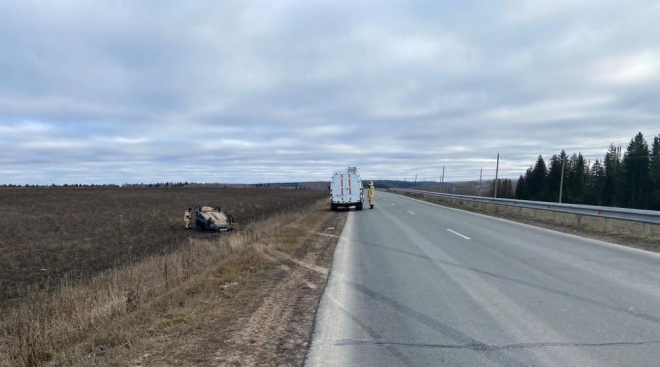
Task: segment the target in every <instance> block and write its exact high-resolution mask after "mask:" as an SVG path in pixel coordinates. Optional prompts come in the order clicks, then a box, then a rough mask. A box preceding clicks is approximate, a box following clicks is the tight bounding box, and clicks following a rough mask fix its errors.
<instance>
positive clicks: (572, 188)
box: [515, 132, 660, 210]
mask: <svg viewBox="0 0 660 367" xmlns="http://www.w3.org/2000/svg"><path fill="white" fill-rule="evenodd" d="M562 162H564V174H563V178H564V184H563V195H562V202H563V203H574V204H586V205H597V206H614V207H622V208H632V209H651V210H660V135H657V136H655V137H654V138H653V143H652V145H651V147H650V148H649V145H648V143H647V141H646V139H645V138H644V135H643V134H642V133H641V132H640V133H638V134H637V135H635V137H633V138H632V139H631V140H630V143H629V144H628V147H627V148H626V151H625V152H623V153H622V150H621V146H618V147H617V146H614V145H613V144H612V145H610V147H609V149H608V150H607V152H606V153H605V157H604V158H603V160H602V161H601V160H596V161H595V162H593V164H592V163H591V162H589V161H586V160H585V159H584V157H583V156H582V154H581V153H577V154H573V155H572V156H570V157H568V156H567V155H566V152H564V151H563V150H562V151H561V152H560V153H559V154H554V155H553V156H552V157H551V158H550V161H549V163H548V164H546V162H545V160H544V159H543V156H541V155H539V157H538V159H537V160H536V163H535V164H534V165H533V166H530V168H529V169H527V171H526V172H525V174H524V175H521V176H520V178H519V179H518V183H517V185H516V189H515V198H516V199H521V200H535V201H547V202H557V201H559V190H560V184H561V179H562Z"/></svg>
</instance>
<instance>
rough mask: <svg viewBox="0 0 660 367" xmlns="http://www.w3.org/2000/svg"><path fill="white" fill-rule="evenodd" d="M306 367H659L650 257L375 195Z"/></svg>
mask: <svg viewBox="0 0 660 367" xmlns="http://www.w3.org/2000/svg"><path fill="white" fill-rule="evenodd" d="M306 366H561V367H566V366H636V367H641V366H660V256H659V255H657V254H653V253H648V252H644V251H640V250H634V249H630V248H626V247H621V246H616V245H610V244H606V243H603V242H599V241H594V240H590V239H584V238H580V237H576V236H572V235H566V234H561V233H558V232H553V231H549V230H545V229H540V228H535V227H531V226H527V225H522V224H518V223H514V222H509V221H505V220H502V219H497V218H491V217H486V216H482V215H478V214H473V213H468V212H464V211H460V210H455V209H450V208H444V207H440V206H436V205H433V204H429V203H425V202H421V201H417V200H414V199H410V198H406V197H402V196H398V195H394V194H389V193H382V192H378V193H377V197H376V207H375V209H374V210H367V209H365V210H363V211H361V212H351V213H349V216H348V222H347V223H346V226H345V228H344V231H343V233H342V236H341V238H340V241H339V244H338V246H337V250H336V252H335V255H334V262H333V265H332V270H331V273H330V277H329V280H328V285H327V287H326V289H325V292H324V294H323V298H322V300H321V306H320V308H319V312H318V315H317V319H316V326H315V330H314V336H313V341H312V345H311V348H310V351H309V354H308V356H307V360H306Z"/></svg>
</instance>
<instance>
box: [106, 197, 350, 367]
mask: <svg viewBox="0 0 660 367" xmlns="http://www.w3.org/2000/svg"><path fill="white" fill-rule="evenodd" d="M323 204H325V203H323ZM326 206H327V205H319V206H318V208H317V210H316V211H315V212H314V213H313V214H312V215H310V216H308V217H306V218H303V219H302V220H301V221H300V222H298V223H294V224H292V225H290V226H287V227H286V228H284V229H283V230H282V232H281V233H279V234H278V235H276V236H274V237H273V238H268V239H264V240H263V241H261V242H260V243H259V244H256V245H254V246H253V247H252V248H251V249H250V250H249V251H248V252H247V253H245V254H243V255H241V256H242V257H241V258H239V259H237V261H236V263H235V264H234V265H231V264H229V265H228V266H225V267H223V268H222V269H218V270H217V273H215V274H211V275H209V276H207V277H206V279H205V280H204V281H203V282H202V283H200V284H197V285H195V286H194V287H193V288H192V289H189V290H187V291H185V293H184V294H182V295H181V296H180V300H179V298H177V297H175V298H172V299H169V300H168V301H167V306H166V307H163V308H159V309H158V311H157V313H158V315H151V316H150V318H153V319H163V318H168V319H170V320H171V319H173V318H174V319H176V317H177V316H176V315H182V316H181V317H184V318H185V322H181V323H180V324H178V325H175V324H167V325H166V327H164V328H161V329H160V330H154V329H153V327H152V328H151V330H148V329H144V328H143V329H142V331H137V332H136V333H138V334H142V335H143V336H142V337H141V338H140V340H139V342H138V343H136V344H135V345H134V346H133V347H132V350H131V351H130V352H119V354H118V355H116V356H115V358H116V359H115V361H117V363H116V364H118V365H121V364H122V363H121V361H131V365H133V366H302V365H303V363H304V358H305V354H306V352H307V349H308V346H309V343H310V341H311V334H312V328H313V323H314V318H315V315H316V310H317V307H318V304H319V301H320V298H321V295H322V293H323V289H324V287H325V282H326V279H327V276H328V273H329V269H330V266H331V263H332V256H333V253H334V248H335V246H336V244H337V241H338V239H339V235H340V234H341V230H342V228H343V225H344V222H345V220H346V215H347V214H346V213H334V212H330V211H329V210H328V208H327V207H326ZM184 300H185V301H184ZM181 302H185V304H184V305H183V306H181ZM122 354H123V356H122Z"/></svg>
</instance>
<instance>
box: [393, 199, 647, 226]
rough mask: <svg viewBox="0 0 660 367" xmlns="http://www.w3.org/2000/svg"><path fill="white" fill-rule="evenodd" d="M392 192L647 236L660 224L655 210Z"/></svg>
mask: <svg viewBox="0 0 660 367" xmlns="http://www.w3.org/2000/svg"><path fill="white" fill-rule="evenodd" d="M392 191H400V192H407V193H413V194H421V195H426V196H435V197H442V198H447V199H455V200H462V201H469V202H476V203H482V204H494V205H505V206H512V207H517V208H521V209H533V210H546V211H551V212H556V213H567V214H575V215H576V216H578V223H580V222H581V216H588V217H600V218H605V219H610V220H611V219H618V220H625V221H630V222H640V223H644V224H645V225H644V229H643V232H644V234H649V232H650V226H649V225H650V224H660V211H655V210H638V209H625V208H613V207H606V206H593V205H579V204H564V203H548V202H543V201H529V200H515V199H497V198H491V197H483V196H469V195H455V194H445V193H440V192H433V191H422V190H412V189H392ZM606 227H607V229H611V227H612V224H611V221H608V222H607V224H606Z"/></svg>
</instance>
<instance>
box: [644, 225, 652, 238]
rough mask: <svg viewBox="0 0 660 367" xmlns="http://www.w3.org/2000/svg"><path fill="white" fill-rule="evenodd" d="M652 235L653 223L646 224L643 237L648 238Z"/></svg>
mask: <svg viewBox="0 0 660 367" xmlns="http://www.w3.org/2000/svg"><path fill="white" fill-rule="evenodd" d="M650 234H651V223H644V229H642V235H644V236H648V235H650Z"/></svg>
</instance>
